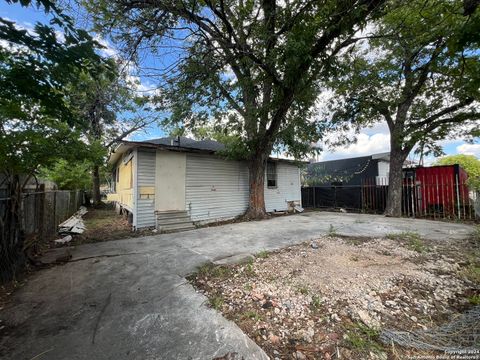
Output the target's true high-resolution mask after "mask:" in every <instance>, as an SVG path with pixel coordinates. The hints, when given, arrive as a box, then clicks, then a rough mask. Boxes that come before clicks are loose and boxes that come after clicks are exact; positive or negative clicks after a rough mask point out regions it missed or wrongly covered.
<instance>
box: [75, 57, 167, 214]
mask: <svg viewBox="0 0 480 360" xmlns="http://www.w3.org/2000/svg"><path fill="white" fill-rule="evenodd" d="M105 63H106V66H104V67H102V68H101V70H100V71H97V72H96V73H95V74H94V76H92V75H91V74H90V73H87V72H82V73H80V74H79V79H78V81H77V82H76V83H75V84H74V86H72V88H71V89H70V93H71V95H70V96H71V97H72V98H74V99H75V111H76V115H77V117H78V118H79V119H80V121H81V123H82V126H81V128H80V129H81V133H82V135H83V136H84V140H85V141H86V143H87V144H88V147H89V150H90V151H89V156H88V158H89V160H90V162H91V174H92V189H93V194H92V198H93V203H94V205H98V204H99V203H100V202H101V196H100V185H101V184H100V182H101V180H100V172H101V168H102V167H104V166H105V159H106V156H107V155H108V152H109V151H110V150H111V148H112V146H113V145H114V144H116V143H117V142H118V141H120V140H122V139H124V138H125V137H126V136H128V135H130V134H131V133H133V132H135V131H138V130H140V129H142V128H144V127H146V126H147V125H149V124H152V123H153V122H155V121H156V120H157V118H158V116H157V115H156V114H153V113H152V111H151V107H150V106H149V100H150V97H149V96H146V95H142V94H138V93H137V91H136V90H135V89H136V87H137V85H138V84H135V83H133V82H132V81H129V80H128V76H127V75H128V74H126V73H125V71H122V66H121V65H122V64H121V63H118V62H116V61H114V60H112V59H110V60H108V61H106V62H105Z"/></svg>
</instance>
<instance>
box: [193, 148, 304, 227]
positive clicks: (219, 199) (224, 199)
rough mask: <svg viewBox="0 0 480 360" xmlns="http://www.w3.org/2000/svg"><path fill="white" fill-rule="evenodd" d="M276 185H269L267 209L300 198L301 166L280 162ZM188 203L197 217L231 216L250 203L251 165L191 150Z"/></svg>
mask: <svg viewBox="0 0 480 360" xmlns="http://www.w3.org/2000/svg"><path fill="white" fill-rule="evenodd" d="M277 181H278V186H277V188H276V189H268V188H267V186H266V185H265V207H266V210H267V211H274V210H277V211H280V210H287V205H288V204H287V201H294V200H295V201H300V200H301V190H300V177H299V169H298V167H297V166H295V165H290V164H285V163H277ZM186 205H187V210H189V211H190V216H191V217H192V220H193V221H205V220H214V219H221V218H230V217H235V216H238V215H241V214H243V213H244V212H245V211H246V209H247V207H248V168H247V166H246V164H245V163H244V162H239V161H229V160H223V159H219V158H217V157H214V156H212V155H196V154H187V171H186Z"/></svg>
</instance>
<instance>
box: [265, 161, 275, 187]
mask: <svg viewBox="0 0 480 360" xmlns="http://www.w3.org/2000/svg"><path fill="white" fill-rule="evenodd" d="M272 167H273V169H274V172H273V176H274V179H270V176H269V175H272V172H269V169H271V168H272ZM265 177H266V181H267V188H268V189H277V188H278V167H277V163H276V162H274V161H267V168H266V174H265ZM269 181H275V185H270V184H269Z"/></svg>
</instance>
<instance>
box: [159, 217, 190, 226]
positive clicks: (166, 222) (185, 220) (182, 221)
mask: <svg viewBox="0 0 480 360" xmlns="http://www.w3.org/2000/svg"><path fill="white" fill-rule="evenodd" d="M191 223H192V220H190V218H181V219H180V218H179V219H157V224H158V226H164V225H177V224H191Z"/></svg>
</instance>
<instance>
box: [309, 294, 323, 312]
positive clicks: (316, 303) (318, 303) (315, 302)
mask: <svg viewBox="0 0 480 360" xmlns="http://www.w3.org/2000/svg"><path fill="white" fill-rule="evenodd" d="M321 307H322V298H321V297H320V296H319V295H316V294H314V295H312V301H311V302H310V309H311V310H312V311H317V310H318V309H320V308H321Z"/></svg>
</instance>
